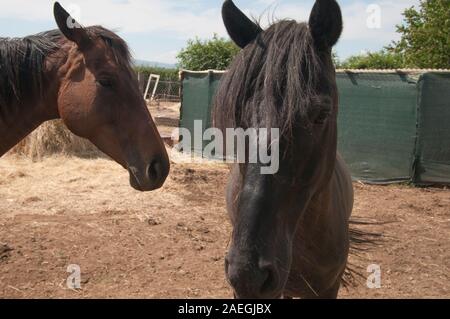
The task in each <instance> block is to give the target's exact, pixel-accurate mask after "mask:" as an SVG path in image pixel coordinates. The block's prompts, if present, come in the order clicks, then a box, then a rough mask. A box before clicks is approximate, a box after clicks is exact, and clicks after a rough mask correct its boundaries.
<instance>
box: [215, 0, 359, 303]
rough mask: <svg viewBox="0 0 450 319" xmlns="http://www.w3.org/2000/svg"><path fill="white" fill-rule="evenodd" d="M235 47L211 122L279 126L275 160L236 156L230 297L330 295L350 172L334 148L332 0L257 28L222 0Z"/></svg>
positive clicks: (349, 202)
mask: <svg viewBox="0 0 450 319" xmlns="http://www.w3.org/2000/svg"><path fill="white" fill-rule="evenodd" d="M222 15H223V19H224V22H225V26H226V28H227V30H228V33H229V35H230V36H231V38H232V39H233V40H234V42H235V43H236V44H238V45H239V46H240V47H241V48H242V49H243V50H242V51H241V52H240V53H239V54H238V56H237V57H236V58H235V60H234V62H233V64H232V65H231V67H230V70H229V72H228V73H227V74H226V75H225V76H224V78H223V79H222V81H221V84H220V87H219V89H218V92H217V95H216V98H215V106H214V112H213V120H214V123H215V126H216V127H218V128H220V129H222V130H224V129H225V128H244V129H246V128H250V127H253V128H261V127H264V128H279V129H280V132H281V133H280V144H279V145H280V146H279V147H280V154H281V155H280V156H281V160H280V168H279V171H278V172H277V173H276V174H273V175H262V174H261V173H260V168H261V166H263V165H262V164H258V163H257V164H249V163H247V164H236V165H235V166H234V168H233V169H232V172H231V175H230V179H229V185H228V193H227V206H228V211H229V214H230V217H231V221H232V224H233V233H232V241H231V244H230V248H229V253H228V255H227V257H226V261H225V268H226V275H227V278H228V280H229V282H230V284H231V285H232V286H233V288H234V291H235V296H236V297H238V298H279V297H281V296H288V297H302V298H336V297H337V294H338V291H339V288H340V284H341V279H342V276H343V273H344V271H345V269H346V265H347V258H348V253H349V219H350V215H351V212H352V208H353V187H352V181H351V177H350V174H349V172H348V170H347V168H346V166H345V164H344V162H343V161H342V160H341V158H340V157H339V155H338V154H337V125H336V121H337V113H338V93H337V87H336V81H335V71H334V65H333V61H332V56H331V48H332V47H333V46H334V44H335V43H336V42H337V41H338V39H339V37H340V34H341V32H342V17H341V11H340V8H339V5H338V4H337V3H336V1H335V0H316V3H315V5H314V7H313V10H312V12H311V16H310V19H309V23H297V22H295V21H290V20H286V21H280V22H277V23H275V24H273V25H272V26H270V27H269V28H268V29H267V30H262V29H261V27H260V26H258V25H257V24H256V23H254V22H252V21H251V20H249V19H248V18H247V17H246V16H245V15H244V14H243V13H242V12H241V11H240V10H239V9H238V8H237V7H236V6H235V5H234V4H233V2H232V1H230V0H227V1H225V3H224V5H223V10H222Z"/></svg>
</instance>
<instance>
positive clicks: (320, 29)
mask: <svg viewBox="0 0 450 319" xmlns="http://www.w3.org/2000/svg"><path fill="white" fill-rule="evenodd" d="M309 28H310V30H311V34H312V37H313V38H314V42H315V43H316V45H317V46H318V47H319V48H331V47H332V46H334V45H335V44H336V43H337V41H338V40H339V37H340V36H341V33H342V13H341V8H340V7H339V4H338V3H337V2H336V0H316V3H315V4H314V7H313V9H312V12H311V16H310V17H309Z"/></svg>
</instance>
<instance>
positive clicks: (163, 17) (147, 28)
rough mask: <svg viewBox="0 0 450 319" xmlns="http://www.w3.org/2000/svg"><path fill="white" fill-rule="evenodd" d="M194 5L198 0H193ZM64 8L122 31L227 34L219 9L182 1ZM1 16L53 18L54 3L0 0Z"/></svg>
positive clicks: (132, 0)
mask: <svg viewBox="0 0 450 319" xmlns="http://www.w3.org/2000/svg"><path fill="white" fill-rule="evenodd" d="M191 3H192V4H193V5H194V4H195V1H191ZM61 4H62V5H63V6H64V7H65V8H71V7H73V5H74V4H75V5H77V6H79V8H80V9H81V12H80V13H81V19H80V20H81V21H79V22H80V23H82V24H83V25H93V24H101V25H104V26H106V27H109V28H112V29H119V30H120V31H122V32H152V31H164V32H173V33H175V34H177V35H178V36H180V37H192V36H193V35H198V36H200V37H209V36H211V35H212V34H213V33H214V32H216V33H219V34H220V35H225V29H224V27H223V26H222V21H221V19H220V7H218V8H217V9H213V10H211V9H209V10H200V11H198V12H193V11H192V10H181V9H180V4H178V6H175V4H174V2H173V1H161V0H128V1H127V0H97V1H88V0H78V1H61ZM0 5H1V8H2V9H1V11H0V18H1V17H8V18H18V19H22V20H29V21H49V20H52V19H53V16H52V6H53V3H52V2H51V1H48V0H33V1H29V0H15V1H5V0H2V1H0Z"/></svg>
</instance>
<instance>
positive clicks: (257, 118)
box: [213, 20, 322, 136]
mask: <svg viewBox="0 0 450 319" xmlns="http://www.w3.org/2000/svg"><path fill="white" fill-rule="evenodd" d="M321 69H322V62H321V60H320V58H319V56H318V55H317V53H316V49H315V47H314V44H313V39H312V37H311V35H310V32H309V27H308V25H307V24H306V23H297V22H295V21H291V20H285V21H280V22H277V23H275V24H273V25H272V26H270V27H269V28H268V29H267V30H266V31H264V32H262V33H261V34H260V35H259V36H258V37H257V39H256V40H255V41H254V42H252V43H251V44H249V45H248V46H247V47H246V48H245V49H243V50H242V51H241V52H240V53H239V54H238V55H237V57H236V58H235V60H234V62H233V63H232V65H231V67H230V70H229V71H228V72H227V74H225V75H224V77H223V79H222V81H221V84H220V86H219V89H218V91H217V94H216V97H215V103H214V112H213V121H214V125H215V126H216V127H218V128H221V129H225V128H227V127H242V128H249V127H255V128H260V127H266V128H279V129H280V130H281V134H282V136H288V135H289V134H291V133H292V131H293V128H294V126H295V125H296V122H297V121H298V120H299V119H307V114H308V111H309V109H310V108H311V106H312V105H313V104H314V103H313V102H314V100H315V99H316V98H317V96H316V88H317V85H318V78H319V75H320V74H321V72H322V71H321Z"/></svg>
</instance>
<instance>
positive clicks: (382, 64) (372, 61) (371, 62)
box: [339, 50, 404, 70]
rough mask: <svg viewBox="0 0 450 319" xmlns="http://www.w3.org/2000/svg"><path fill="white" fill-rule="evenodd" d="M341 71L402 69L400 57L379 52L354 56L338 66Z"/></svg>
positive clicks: (391, 53)
mask: <svg viewBox="0 0 450 319" xmlns="http://www.w3.org/2000/svg"><path fill="white" fill-rule="evenodd" d="M339 67H340V68H343V69H381V70H383V69H401V68H403V67H404V64H403V60H402V57H401V55H399V54H396V53H393V52H387V51H386V50H381V51H378V52H369V53H367V54H361V55H354V56H351V57H349V58H347V59H346V60H345V61H344V62H342V63H341V64H340V65H339Z"/></svg>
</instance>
